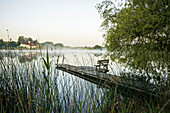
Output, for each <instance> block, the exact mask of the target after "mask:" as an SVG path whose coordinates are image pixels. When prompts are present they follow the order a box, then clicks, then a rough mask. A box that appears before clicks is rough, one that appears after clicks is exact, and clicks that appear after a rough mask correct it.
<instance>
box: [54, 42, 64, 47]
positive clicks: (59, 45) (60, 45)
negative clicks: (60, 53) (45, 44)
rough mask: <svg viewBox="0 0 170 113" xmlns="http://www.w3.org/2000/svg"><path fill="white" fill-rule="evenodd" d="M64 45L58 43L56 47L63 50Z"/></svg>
mask: <svg viewBox="0 0 170 113" xmlns="http://www.w3.org/2000/svg"><path fill="white" fill-rule="evenodd" d="M63 46H64V45H63V44H62V43H56V44H55V47H59V48H62V47H63Z"/></svg>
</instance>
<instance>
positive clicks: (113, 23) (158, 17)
mask: <svg viewBox="0 0 170 113" xmlns="http://www.w3.org/2000/svg"><path fill="white" fill-rule="evenodd" d="M169 3H170V2H168V0H157V1H155V0H127V1H126V3H125V4H124V7H121V8H116V7H115V5H114V3H113V2H112V1H111V0H109V1H107V0H106V1H103V2H102V3H100V4H98V5H97V9H98V11H99V13H100V14H101V17H102V19H104V21H103V23H102V25H101V26H102V27H103V29H104V30H105V34H104V38H105V46H106V48H107V50H108V51H110V52H111V59H112V60H114V61H115V60H116V59H118V60H119V63H124V64H126V66H128V67H129V68H131V69H138V70H139V72H141V73H142V74H143V75H144V74H145V75H153V76H157V78H158V76H161V75H166V73H167V72H166V70H165V69H166V68H167V65H168V54H169V50H170V45H169V42H170V36H169V33H170V29H169V25H170V24H169V23H170V17H169V15H170V9H169V5H170V4H169ZM158 70H159V71H158Z"/></svg>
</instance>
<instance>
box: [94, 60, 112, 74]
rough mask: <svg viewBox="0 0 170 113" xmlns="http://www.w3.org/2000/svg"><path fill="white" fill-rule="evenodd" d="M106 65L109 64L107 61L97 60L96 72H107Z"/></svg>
mask: <svg viewBox="0 0 170 113" xmlns="http://www.w3.org/2000/svg"><path fill="white" fill-rule="evenodd" d="M108 64H109V60H98V61H97V65H95V67H96V70H98V71H100V72H103V73H107V72H108V71H109V70H108Z"/></svg>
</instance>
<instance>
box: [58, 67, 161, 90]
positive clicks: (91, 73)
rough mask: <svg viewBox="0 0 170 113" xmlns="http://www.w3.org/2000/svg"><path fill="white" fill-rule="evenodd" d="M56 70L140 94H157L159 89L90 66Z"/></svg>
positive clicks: (152, 85)
mask: <svg viewBox="0 0 170 113" xmlns="http://www.w3.org/2000/svg"><path fill="white" fill-rule="evenodd" d="M56 68H57V69H59V70H62V71H65V72H68V73H70V74H73V75H76V76H78V77H80V78H83V79H85V80H88V81H90V82H93V83H95V84H100V85H102V84H103V83H104V84H106V85H108V86H112V85H113V84H114V85H115V84H116V85H118V86H121V87H126V88H130V89H133V90H137V91H140V92H147V93H148V92H150V93H153V91H154V92H155V93H156V92H157V90H159V88H158V87H157V86H155V85H154V84H150V83H147V82H144V81H140V80H133V79H130V78H123V77H119V76H116V75H111V74H106V73H102V72H99V71H97V70H96V68H95V67H88V66H72V65H68V64H57V65H56Z"/></svg>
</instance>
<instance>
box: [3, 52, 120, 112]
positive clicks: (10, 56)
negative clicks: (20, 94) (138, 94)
mask: <svg viewBox="0 0 170 113" xmlns="http://www.w3.org/2000/svg"><path fill="white" fill-rule="evenodd" d="M46 53H47V50H41V51H40V50H1V52H0V59H1V60H0V61H1V65H0V74H1V75H3V76H4V77H5V76H8V84H9V86H10V88H11V89H13V88H12V87H13V85H14V83H15V86H16V88H17V90H18V91H22V89H24V88H25V90H26V92H27V95H28V98H29V87H32V90H33V89H36V91H35V94H39V95H37V96H35V97H36V99H37V100H36V102H37V103H39V104H40V103H41V102H42V101H43V104H44V105H43V106H45V105H46V103H47V97H48V99H49V98H52V97H54V98H53V99H54V100H55V102H54V103H51V104H50V110H51V111H53V110H54V107H53V104H56V106H58V107H59V106H62V107H63V108H62V109H63V111H65V110H66V111H67V110H71V106H73V103H76V102H77V104H81V106H84V107H83V108H84V109H83V111H85V112H86V111H87V110H88V106H89V104H88V103H90V106H92V105H93V103H94V102H95V101H96V100H95V97H96V98H97V100H98V102H96V103H95V106H96V107H97V106H99V105H100V104H101V103H103V102H104V101H106V100H103V99H105V98H107V96H106V94H107V93H106V92H108V89H106V88H101V87H98V86H97V85H96V84H93V83H90V82H88V81H86V80H84V79H81V78H78V77H76V76H74V75H71V74H68V73H66V72H63V71H60V70H57V69H56V68H55V64H56V63H57V62H58V64H60V63H64V64H70V65H75V66H94V65H95V64H96V63H97V60H101V59H109V58H108V57H106V55H107V52H106V51H105V50H103V51H101V50H77V49H62V50H48V55H49V61H50V62H51V64H50V70H49V75H48V70H47V69H46V67H45V65H44V63H43V60H42V58H45V59H46ZM121 70H122V68H121V67H120V65H118V64H116V63H113V62H111V61H110V62H109V73H111V74H116V75H119V73H120V72H121ZM46 76H47V77H48V83H49V84H50V85H49V86H50V87H49V89H50V91H49V92H50V95H48V96H47V94H46V90H47V89H48V85H47V86H46V85H45V84H46V83H47V81H46V79H45V77H46ZM4 79H5V78H4ZM5 80H6V79H5ZM12 80H14V82H13V81H12ZM30 84H31V86H30ZM5 88H7V89H9V88H8V87H5ZM72 97H73V98H72ZM43 98H44V100H42V99H43ZM32 101H33V103H35V100H32Z"/></svg>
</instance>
